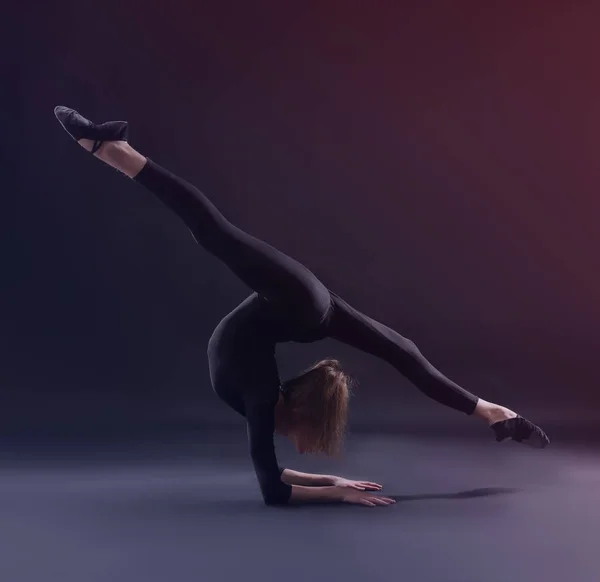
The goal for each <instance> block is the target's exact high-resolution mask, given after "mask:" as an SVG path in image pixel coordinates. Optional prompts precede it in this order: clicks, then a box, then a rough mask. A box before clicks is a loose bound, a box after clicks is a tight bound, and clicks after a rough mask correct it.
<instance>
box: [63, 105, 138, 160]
mask: <svg viewBox="0 0 600 582" xmlns="http://www.w3.org/2000/svg"><path fill="white" fill-rule="evenodd" d="M54 115H56V119H58V121H59V122H60V124H61V125H62V126H63V128H64V129H65V131H66V132H67V133H68V134H69V135H70V136H71V137H72V138H73V139H74V140H75V141H79V140H80V139H90V140H93V141H94V146H93V147H92V153H93V154H95V153H96V152H97V151H98V150H99V149H100V146H101V145H102V144H103V143H104V142H105V141H127V137H128V131H129V128H128V125H127V122H126V121H107V122H106V123H102V124H101V125H96V124H95V123H92V122H91V121H90V120H89V119H86V118H85V117H83V115H81V114H79V113H77V111H75V110H74V109H69V108H68V107H64V106H62V105H58V106H56V107H55V108H54Z"/></svg>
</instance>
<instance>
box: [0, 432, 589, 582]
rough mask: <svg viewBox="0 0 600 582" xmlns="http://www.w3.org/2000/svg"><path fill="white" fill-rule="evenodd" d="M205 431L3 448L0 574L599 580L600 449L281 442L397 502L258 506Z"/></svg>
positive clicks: (115, 581)
mask: <svg viewBox="0 0 600 582" xmlns="http://www.w3.org/2000/svg"><path fill="white" fill-rule="evenodd" d="M203 440H204V441H205V442H204V443H203V444H199V443H193V442H192V441H189V440H188V442H187V443H186V442H184V441H182V442H176V441H173V442H171V443H169V444H165V443H163V444H160V443H156V444H154V443H152V442H146V443H141V444H140V443H137V444H135V446H133V445H131V444H129V445H124V444H120V445H116V446H113V447H112V448H110V449H105V450H102V449H98V448H90V449H89V450H88V451H86V450H85V447H80V448H78V449H77V451H75V452H73V451H71V453H69V454H63V455H62V457H61V458H58V457H57V456H56V454H55V451H51V450H50V448H49V450H48V451H38V452H37V453H35V454H32V452H31V451H27V452H24V453H23V454H13V455H8V456H5V458H3V459H2V461H1V468H2V474H1V476H0V477H1V478H0V517H1V520H0V548H1V549H0V580H2V581H7V582H30V581H35V582H39V581H42V580H43V581H44V582H50V581H55V580H56V581H60V582H71V581H73V582H100V581H103V582H104V581H106V582H120V581H127V582H137V581H143V582H155V581H156V582H159V581H160V582H171V581H173V582H187V581H192V580H193V581H194V582H198V581H201V580H206V581H210V582H218V581H221V580H223V581H225V580H279V579H281V580H286V582H287V581H291V582H294V581H315V582H318V581H321V580H323V581H327V582H332V581H337V580H339V581H348V582H354V581H358V580H360V581H362V582H367V581H368V582H378V581H380V580H381V581H383V580H385V581H389V580H406V581H410V582H418V581H426V582H428V581H435V582H471V581H472V582H506V581H507V580H510V581H511V582H521V581H523V582H525V581H528V582H531V581H533V582H537V581H542V580H543V581H544V582H553V581H561V582H565V581H566V580H568V581H569V582H594V581H595V580H598V579H599V577H600V545H599V540H600V454H595V453H594V451H593V450H588V451H585V452H583V451H581V450H575V449H566V448H564V449H563V448H561V447H560V446H559V445H556V446H553V447H552V448H549V449H546V450H545V451H534V450H530V449H527V448H525V447H523V446H519V445H517V444H515V443H503V444H500V445H498V444H495V443H493V442H488V441H486V442H477V443H475V442H471V441H465V440H461V441H459V440H453V441H446V442H440V441H435V440H425V439H423V438H416V437H413V438H411V437H382V436H380V437H377V436H368V437H366V436H360V437H359V436H356V437H354V438H352V439H351V440H350V442H349V446H348V451H347V454H346V457H345V458H344V459H342V460H338V461H335V462H333V463H326V462H324V461H322V460H319V459H311V458H303V459H294V461H293V463H292V459H293V455H292V454H291V452H290V451H289V450H283V457H284V463H285V464H288V465H289V466H293V467H295V468H298V469H300V470H301V469H314V470H317V471H328V472H339V473H343V474H347V475H349V476H356V477H359V478H366V479H373V480H381V482H383V484H384V485H385V490H386V491H387V493H388V494H392V495H395V496H397V498H398V501H399V502H398V503H397V504H396V505H395V506H392V507H389V508H373V509H371V508H363V507H356V506H346V505H343V506H326V507H325V506H318V507H301V508H283V509H281V508H267V507H265V506H263V505H262V503H261V501H260V498H259V496H258V491H257V487H256V484H255V480H254V476H253V473H252V471H251V468H250V467H249V466H248V462H247V460H246V458H245V457H244V456H243V454H242V449H241V448H240V445H238V443H237V442H233V441H231V439H227V440H225V439H223V437H222V436H219V435H218V434H215V435H213V436H212V437H211V438H210V439H203ZM66 450H67V449H66V448H65V449H64V451H63V452H65V451H66ZM215 450H220V451H222V455H221V456H220V457H218V458H215V456H214V451H215ZM211 451H212V456H211V454H210V452H211Z"/></svg>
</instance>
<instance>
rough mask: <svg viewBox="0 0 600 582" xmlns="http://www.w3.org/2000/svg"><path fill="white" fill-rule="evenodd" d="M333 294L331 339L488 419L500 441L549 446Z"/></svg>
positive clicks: (519, 421)
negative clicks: (385, 364) (388, 366)
mask: <svg viewBox="0 0 600 582" xmlns="http://www.w3.org/2000/svg"><path fill="white" fill-rule="evenodd" d="M331 295H332V299H333V310H332V313H331V316H330V318H329V329H328V336H329V337H331V338H334V339H337V340H339V341H341V342H343V343H346V344H348V345H351V346H353V347H355V348H358V349H360V350H361V351H364V352H366V353H369V354H372V355H374V356H376V357H378V358H381V359H383V360H385V361H386V362H388V363H389V364H391V365H392V366H394V368H396V369H397V370H398V371H399V372H400V373H401V374H402V375H403V376H405V377H406V378H407V379H408V380H410V381H411V382H412V383H413V384H414V385H415V386H416V387H417V388H418V389H419V390H421V392H423V393H424V394H426V395H427V396H429V397H430V398H432V399H433V400H436V401H437V402H439V403H441V404H444V405H445V406H449V407H450V408H453V409H454V410H458V411H460V412H464V413H465V414H468V415H473V416H476V417H478V418H481V419H483V420H485V421H486V423H487V424H488V425H489V426H491V427H492V429H493V430H494V432H495V434H496V438H497V440H504V439H506V438H512V439H513V440H516V441H519V442H521V441H526V442H528V444H531V445H532V446H536V447H544V446H546V445H547V444H548V442H549V440H548V437H547V436H546V435H545V434H544V432H543V431H542V430H541V429H540V428H539V427H537V426H535V425H534V424H533V423H531V422H529V421H528V420H526V419H524V418H522V417H520V416H519V415H518V414H516V413H515V412H513V411H512V410H510V409H508V408H505V407H504V406H499V405H497V404H494V403H492V402H487V401H485V400H482V399H481V398H478V397H477V396H475V395H474V394H472V393H470V392H468V391H467V390H465V389H464V388H462V387H461V386H459V385H458V384H456V383H455V382H453V381H452V380H450V379H449V378H447V377H446V376H444V374H442V373H441V372H440V371H439V370H437V369H436V368H435V367H434V366H433V365H432V364H431V363H430V362H429V361H428V360H427V359H426V358H425V357H424V356H423V354H422V353H421V352H420V351H419V349H418V348H417V346H416V345H415V344H414V343H413V342H412V341H410V340H409V339H407V338H405V337H403V336H401V335H400V334H399V333H397V332H396V331H394V330H393V329H390V328H389V327H387V326H386V325H384V324H382V323H380V322H378V321H375V320H374V319H372V318H370V317H368V316H366V315H365V314H363V313H361V312H359V311H357V310H356V309H354V308H353V307H352V306H350V305H349V304H348V303H346V302H345V301H344V300H343V299H341V298H340V297H339V296H337V295H336V294H335V293H332V294H331Z"/></svg>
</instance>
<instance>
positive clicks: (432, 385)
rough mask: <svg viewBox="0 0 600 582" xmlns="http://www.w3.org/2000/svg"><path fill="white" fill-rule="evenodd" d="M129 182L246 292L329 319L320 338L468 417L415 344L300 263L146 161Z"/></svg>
mask: <svg viewBox="0 0 600 582" xmlns="http://www.w3.org/2000/svg"><path fill="white" fill-rule="evenodd" d="M135 180H136V181H137V182H139V183H140V184H142V185H143V186H145V187H146V188H147V189H148V190H150V191H151V192H152V193H154V194H155V195H156V196H157V197H158V198H159V199H160V200H161V201H162V202H163V203H164V204H165V205H166V206H168V207H169V208H171V209H172V210H173V211H174V212H175V213H176V214H177V215H178V216H179V217H180V218H181V219H182V220H183V221H184V222H185V224H186V225H187V227H188V228H189V229H190V231H191V233H192V235H193V236H194V238H195V239H196V241H197V242H198V243H199V244H200V245H201V246H202V247H204V248H205V249H206V250H207V251H208V252H210V253H211V254H213V255H214V256H215V257H217V258H218V259H220V260H221V261H222V262H223V263H224V264H225V265H227V266H228V267H229V268H230V269H231V270H232V271H233V273H235V274H236V275H237V276H238V277H239V278H240V279H241V280H242V281H243V282H244V283H246V285H248V287H250V288H251V289H253V290H254V291H256V292H257V293H258V294H259V295H261V296H263V297H265V298H266V299H267V300H268V301H270V302H272V303H273V304H275V305H278V306H282V307H283V308H285V309H287V310H291V311H292V312H293V313H294V314H295V315H297V316H300V319H301V320H302V321H303V322H304V323H305V324H309V325H312V326H315V327H318V326H319V325H321V324H322V323H323V322H324V321H325V320H327V322H326V325H327V334H326V336H328V337H331V338H334V339H337V340H339V341H341V342H343V343H346V344H348V345H351V346H353V347H356V348H357V349H360V350H362V351H364V352H366V353H370V354H372V355H374V356H376V357H379V358H381V359H383V360H385V361H387V362H388V363H390V364H391V365H392V366H394V367H395V368H396V369H397V370H398V371H399V372H400V373H402V374H403V375H404V376H405V377H406V378H408V379H409V380H410V381H411V382H412V383H413V384H414V385H415V386H416V387H417V388H419V389H420V390H421V391H422V392H423V393H425V394H426V395H427V396H429V397H430V398H432V399H434V400H436V401H437V402H440V403H441V404H444V405H446V406H449V407H451V408H454V409H455V410H459V411H461V412H464V413H465V414H472V413H473V411H474V410H475V406H476V404H477V401H478V398H477V397H476V396H474V395H473V394H471V393H470V392H467V391H466V390H464V389H463V388H461V387H460V386H458V385H457V384H455V383H454V382H452V381H451V380H450V379H448V378H447V377H446V376H444V375H443V374H442V373H441V372H439V371H438V370H437V369H436V368H435V367H434V366H432V364H431V363H430V362H428V361H427V359H425V357H424V356H423V355H422V354H421V352H420V351H419V350H418V349H417V347H416V346H415V344H414V343H413V342H411V341H410V340H408V339H406V338H404V337H403V336H401V335H400V334H399V333H397V332H396V331H394V330H392V329H390V328H389V327H387V326H385V325H384V324H382V323H380V322H378V321H375V320H373V319H371V318H370V317H368V316H366V315H364V314H363V313H360V312H359V311H357V310H356V309H354V308H353V307H351V306H350V305H349V304H348V303H346V302H345V301H344V300H343V299H341V298H340V297H339V296H337V295H336V294H334V293H331V292H330V291H329V290H328V289H327V287H325V285H323V284H322V283H321V282H320V281H319V280H318V279H317V278H316V277H315V275H314V274H313V273H312V272H311V271H310V270H309V269H307V268H306V267H305V266H304V265H302V264H300V263H298V262H297V261H295V260H294V259H292V258H290V257H288V256H286V255H285V254H283V253H282V252H280V251H278V250H277V249H275V248H273V247H272V246H271V245H269V244H267V243H265V242H263V241H261V240H259V239H257V238H255V237H253V236H251V235H249V234H248V233H246V232H244V231H243V230H240V229H239V228H237V227H236V226H234V225H233V224H231V223H230V222H229V221H227V219H226V218H225V217H224V216H223V215H222V214H221V213H220V212H219V210H218V209H217V208H216V207H215V206H214V205H213V204H212V202H210V200H208V198H207V197H206V196H205V195H204V194H203V193H202V192H200V190H198V189H197V188H196V187H194V186H193V185H192V184H190V183H188V182H186V181H185V180H182V179H181V178H179V177H177V176H174V175H173V174H171V173H170V172H169V171H168V170H165V169H164V168H162V167H161V166H159V165H158V164H156V163H154V162H153V161H152V160H148V161H147V163H146V165H145V166H144V168H143V169H142V170H141V172H140V173H139V174H138V175H137V176H136V177H135Z"/></svg>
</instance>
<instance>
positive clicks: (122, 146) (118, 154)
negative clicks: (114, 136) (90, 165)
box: [94, 141, 147, 178]
mask: <svg viewBox="0 0 600 582" xmlns="http://www.w3.org/2000/svg"><path fill="white" fill-rule="evenodd" d="M94 155H95V156H96V157H97V158H98V159H100V160H102V161H103V162H105V163H107V164H108V165H109V166H112V167H113V168H115V169H116V170H119V171H120V172H123V174H125V175H127V176H129V177H130V178H134V177H135V176H137V175H138V174H139V172H140V170H141V169H142V168H143V167H144V166H145V165H146V161H147V160H146V158H145V157H144V156H142V155H141V154H140V153H139V152H137V151H136V150H134V149H133V148H132V147H131V146H130V145H129V144H128V143H127V142H126V141H107V142H104V143H103V144H102V145H101V146H100V148H99V149H98V151H97V152H96V153H95V154H94Z"/></svg>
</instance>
